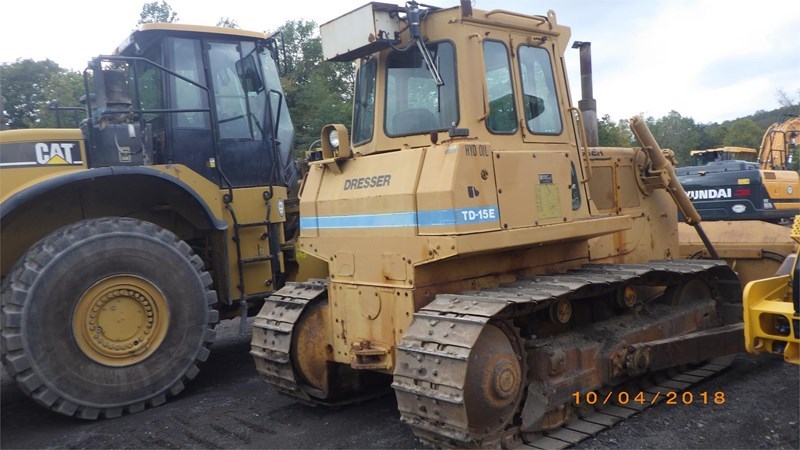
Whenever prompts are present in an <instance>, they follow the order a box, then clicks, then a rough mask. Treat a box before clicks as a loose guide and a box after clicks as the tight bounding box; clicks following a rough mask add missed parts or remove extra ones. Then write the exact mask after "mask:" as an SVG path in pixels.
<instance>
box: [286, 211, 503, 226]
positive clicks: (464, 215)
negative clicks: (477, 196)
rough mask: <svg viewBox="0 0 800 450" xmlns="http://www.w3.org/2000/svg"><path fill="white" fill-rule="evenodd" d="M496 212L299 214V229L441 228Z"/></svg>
mask: <svg viewBox="0 0 800 450" xmlns="http://www.w3.org/2000/svg"><path fill="white" fill-rule="evenodd" d="M499 220H500V214H499V213H498V211H497V206H482V207H472V208H458V209H437V210H430V211H419V212H416V211H408V212H397V213H388V214H354V215H348V216H321V217H301V218H300V228H304V229H342V228H392V227H417V226H419V227H441V226H453V225H471V224H475V223H486V222H497V221H499Z"/></svg>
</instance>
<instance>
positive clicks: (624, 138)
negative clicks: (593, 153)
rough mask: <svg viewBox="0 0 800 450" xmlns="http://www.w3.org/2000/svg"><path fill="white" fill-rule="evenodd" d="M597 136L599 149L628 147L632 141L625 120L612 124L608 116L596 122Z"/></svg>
mask: <svg viewBox="0 0 800 450" xmlns="http://www.w3.org/2000/svg"><path fill="white" fill-rule="evenodd" d="M597 134H598V137H599V144H600V146H601V147H630V146H631V141H632V140H633V134H632V133H631V131H630V128H629V127H628V123H627V122H626V121H625V120H619V121H618V122H616V123H614V121H613V120H612V119H611V116H609V115H608V114H606V115H604V116H603V117H602V118H601V119H600V120H599V121H598V122H597Z"/></svg>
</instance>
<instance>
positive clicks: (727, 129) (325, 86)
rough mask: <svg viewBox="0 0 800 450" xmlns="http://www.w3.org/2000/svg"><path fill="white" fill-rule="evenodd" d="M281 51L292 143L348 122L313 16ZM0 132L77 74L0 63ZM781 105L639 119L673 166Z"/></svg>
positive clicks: (161, 12)
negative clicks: (717, 119) (750, 111)
mask: <svg viewBox="0 0 800 450" xmlns="http://www.w3.org/2000/svg"><path fill="white" fill-rule="evenodd" d="M177 21H179V16H178V14H177V12H175V11H174V10H173V9H172V7H171V6H170V5H169V4H168V3H167V2H166V1H164V0H161V1H153V2H149V3H145V4H144V5H143V6H142V11H141V14H140V17H139V20H138V24H144V23H153V22H161V23H172V22H177ZM216 25H217V26H223V27H230V28H239V25H238V23H237V22H236V20H234V19H232V18H230V17H220V19H219V21H218V22H217V24H216ZM276 31H277V32H280V33H281V34H282V39H283V46H282V47H283V48H285V55H283V56H282V57H281V60H282V61H281V65H282V67H281V69H282V70H281V73H282V76H281V83H282V85H283V89H284V92H285V98H286V105H287V107H288V108H289V111H290V112H291V115H292V119H293V122H294V124H295V128H296V148H297V149H298V150H305V149H306V148H308V147H309V146H310V145H312V144H313V143H314V141H316V140H317V139H318V138H319V131H320V130H321V128H322V127H323V126H324V125H325V124H328V123H345V124H349V123H350V111H351V101H352V90H353V89H352V88H353V83H354V79H355V70H354V66H353V65H352V64H348V63H330V62H325V61H323V57H322V43H321V40H320V37H319V33H318V27H317V24H316V23H315V22H313V21H305V20H290V21H287V22H286V23H284V24H283V25H281V26H280V27H279V28H278V30H276ZM0 86H2V91H0V111H2V118H1V119H0V129H20V128H51V127H55V126H56V115H55V113H54V111H52V110H51V109H50V108H51V107H52V106H54V105H55V104H57V105H59V106H62V107H63V106H80V103H79V100H80V99H81V97H82V96H83V95H84V94H85V90H84V83H83V75H82V73H80V72H75V71H72V70H69V69H65V68H63V67H60V66H59V65H58V64H57V63H55V62H54V61H51V60H49V59H46V60H44V61H34V60H31V59H21V60H17V61H16V62H13V63H5V64H2V65H0ZM776 94H777V96H778V101H779V103H780V104H781V105H782V107H781V108H779V109H776V110H774V111H758V112H756V113H755V114H754V115H752V116H748V117H745V118H740V119H736V120H731V121H726V122H723V123H721V124H718V123H708V124H703V123H697V122H695V120H694V119H692V118H691V117H684V116H682V115H681V114H680V113H679V112H677V111H670V112H669V113H668V114H666V115H665V116H663V117H658V118H655V117H647V118H646V122H647V124H648V126H649V127H650V129H651V131H652V132H653V135H654V136H655V138H656V139H657V140H658V142H659V144H660V145H661V146H662V147H664V148H670V149H672V150H673V151H674V152H675V153H676V155H677V158H678V161H679V163H681V164H687V163H688V162H689V161H690V158H689V152H690V151H691V150H695V149H707V148H716V147H722V146H736V147H751V148H757V147H758V146H759V144H760V142H761V137H762V135H763V133H764V131H765V130H766V129H767V127H768V126H769V125H770V124H772V123H774V122H778V121H780V120H781V115H782V114H798V112H800V108H799V107H798V104H800V92H798V97H797V99H796V100H795V99H793V98H791V96H789V95H787V94H786V93H785V92H783V91H782V90H778V91H777V93H776ZM63 117H64V118H65V119H66V120H65V122H64V123H62V124H61V125H62V126H71V127H77V125H78V122H79V121H80V120H81V119H83V114H80V113H76V114H74V115H70V114H66V115H63ZM598 131H599V138H600V145H601V146H610V147H629V146H635V145H637V144H636V143H635V142H634V141H633V136H632V135H631V133H630V130H629V128H628V124H627V121H625V120H618V121H615V120H614V119H612V118H611V117H610V116H608V115H605V116H603V117H602V118H601V119H600V120H599V124H598Z"/></svg>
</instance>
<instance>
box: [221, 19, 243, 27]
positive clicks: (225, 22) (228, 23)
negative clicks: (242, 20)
mask: <svg viewBox="0 0 800 450" xmlns="http://www.w3.org/2000/svg"><path fill="white" fill-rule="evenodd" d="M217 26H218V27H225V28H241V27H239V22H237V21H236V20H235V19H231V18H230V17H220V18H219V20H218V21H217Z"/></svg>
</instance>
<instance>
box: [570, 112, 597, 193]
mask: <svg viewBox="0 0 800 450" xmlns="http://www.w3.org/2000/svg"><path fill="white" fill-rule="evenodd" d="M569 112H570V113H577V117H578V122H577V123H576V122H575V117H576V114H570V117H571V118H572V127H573V128H575V129H576V130H575V138H576V139H577V140H578V141H579V142H577V144H578V153H580V151H581V150H583V155H581V160H582V161H583V162H584V164H586V177H585V178H584V179H583V181H581V182H582V183H588V182H589V180H591V179H592V164H591V162H590V161H589V143H588V142H587V140H586V131H585V130H584V129H583V114H582V113H581V110H580V109H578V108H576V107H574V106H570V107H569ZM579 134H580V136H579ZM581 147H582V148H581Z"/></svg>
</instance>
